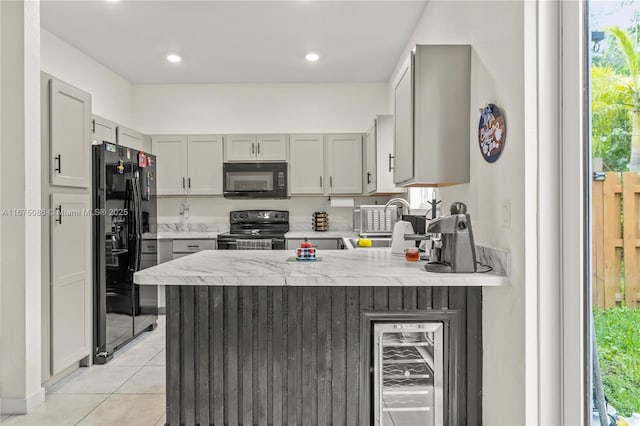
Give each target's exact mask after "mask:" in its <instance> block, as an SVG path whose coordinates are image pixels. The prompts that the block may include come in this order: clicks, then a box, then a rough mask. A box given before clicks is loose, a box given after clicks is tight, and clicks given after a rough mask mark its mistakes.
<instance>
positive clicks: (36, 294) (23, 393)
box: [0, 1, 44, 414]
mask: <svg viewBox="0 0 640 426" xmlns="http://www.w3.org/2000/svg"><path fill="white" fill-rule="evenodd" d="M0 9H2V14H1V15H2V16H1V24H0V29H1V37H0V40H1V41H2V46H1V49H0V52H1V59H0V64H1V80H0V86H1V87H2V106H1V108H0V114H1V117H2V118H1V121H2V129H1V131H2V133H1V136H0V161H1V164H0V171H1V173H0V174H1V178H0V183H1V184H2V188H1V190H0V194H1V197H0V208H2V209H37V208H39V207H40V168H39V167H38V165H39V158H40V38H39V35H40V34H39V29H40V4H39V3H38V2H29V1H12V2H2V3H0ZM40 223H41V219H40V218H39V217H35V216H26V217H25V216H21V215H12V214H9V215H2V218H1V219H0V226H1V227H2V239H1V240H0V245H1V246H2V247H1V253H2V257H0V285H1V286H2V288H1V291H2V301H1V302H2V306H1V308H2V309H1V316H0V359H1V361H2V362H1V363H0V384H1V386H2V388H1V389H0V398H1V399H2V401H1V406H0V411H2V412H3V413H7V414H18V413H25V412H27V411H30V410H32V409H33V408H34V407H35V406H37V405H38V404H39V403H40V402H42V401H43V400H44V389H43V388H42V387H41V386H40V372H41V370H40V362H41V341H40V336H41V329H40V321H41V305H40V294H41V286H42V282H41V280H42V279H41V275H40V274H41V262H40V249H41V240H40V236H41V229H40Z"/></svg>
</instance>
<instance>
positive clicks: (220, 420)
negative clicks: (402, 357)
mask: <svg viewBox="0 0 640 426" xmlns="http://www.w3.org/2000/svg"><path fill="white" fill-rule="evenodd" d="M481 298H482V292H481V289H473V288H469V289H467V288H425V287H419V288H416V287H394V288H389V287H257V286H256V287H240V288H238V287H224V288H222V287H187V286H168V291H167V417H166V418H167V424H168V425H181V424H199V425H208V424H209V425H240V424H242V425H278V426H279V425H296V426H298V425H313V426H315V425H348V426H351V425H367V424H369V420H370V412H371V404H372V401H371V397H372V396H371V393H372V392H371V389H369V388H370V384H371V383H370V377H369V365H370V364H369V363H370V360H371V357H370V353H369V351H370V348H368V347H367V346H366V343H365V344H363V342H364V341H365V340H369V339H370V336H371V330H369V329H367V327H363V325H362V324H363V322H362V319H363V318H364V317H365V316H367V315H370V314H371V313H375V315H379V314H380V315H384V314H388V315H389V316H390V317H392V316H393V315H405V316H406V315H411V316H413V317H412V318H416V320H419V319H420V315H424V316H425V320H433V318H437V315H438V312H448V313H449V314H455V315H456V318H459V322H460V323H461V326H459V328H460V329H461V332H460V333H458V334H457V335H456V337H455V339H456V342H457V345H456V348H457V357H458V359H459V362H458V361H456V362H457V364H456V365H457V366H458V368H461V370H460V371H450V373H451V375H450V376H449V377H450V378H451V379H455V382H456V383H453V384H452V391H453V392H454V393H455V396H456V398H455V401H454V402H452V403H451V406H452V407H453V409H454V410H455V413H453V414H451V415H450V418H451V419H456V420H457V421H464V423H465V424H468V425H473V424H477V425H479V424H481V421H482V420H481V419H482V410H481V407H482V406H481V386H482V384H481V378H482V370H481V368H482V367H481V366H482V358H481V352H482V335H481V324H482V323H481V321H482V307H481V303H482V301H481ZM176 343H177V344H176ZM207 404H208V405H207ZM447 418H449V417H447Z"/></svg>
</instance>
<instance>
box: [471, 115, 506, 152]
mask: <svg viewBox="0 0 640 426" xmlns="http://www.w3.org/2000/svg"><path fill="white" fill-rule="evenodd" d="M506 140H507V126H506V123H505V120H504V115H503V114H502V111H500V108H498V106H497V105H495V104H489V105H487V106H486V107H485V108H483V109H482V110H481V112H480V122H479V124H478V144H479V146H480V153H481V154H482V157H483V158H484V159H485V160H486V161H487V162H488V163H495V162H496V161H497V160H498V158H499V157H500V154H502V150H503V149H504V145H505V142H506Z"/></svg>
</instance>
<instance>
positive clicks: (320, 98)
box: [133, 83, 388, 134]
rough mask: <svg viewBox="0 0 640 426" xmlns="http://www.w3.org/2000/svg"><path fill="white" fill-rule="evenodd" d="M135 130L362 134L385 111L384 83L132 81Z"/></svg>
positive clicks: (385, 89)
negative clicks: (179, 82)
mask: <svg viewBox="0 0 640 426" xmlns="http://www.w3.org/2000/svg"><path fill="white" fill-rule="evenodd" d="M133 93H134V115H135V117H136V127H135V128H136V129H138V130H139V131H141V132H143V133H149V134H151V133H261V132H262V133H323V132H334V133H348V132H365V131H367V130H368V129H369V127H371V125H372V123H373V117H374V116H375V115H376V114H382V113H386V112H387V110H388V103H387V85H386V84H385V83H363V84H349V83H345V84H339V83H337V84H336V83H332V84H200V85H189V84H186V85H185V84H180V85H178V84H176V85H136V86H134V89H133Z"/></svg>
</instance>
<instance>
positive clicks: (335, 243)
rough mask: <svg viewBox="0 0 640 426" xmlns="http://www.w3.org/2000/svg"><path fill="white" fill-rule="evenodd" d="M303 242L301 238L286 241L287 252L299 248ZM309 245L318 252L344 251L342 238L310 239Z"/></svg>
mask: <svg viewBox="0 0 640 426" xmlns="http://www.w3.org/2000/svg"><path fill="white" fill-rule="evenodd" d="M303 241H304V239H303V238H292V239H287V250H295V249H297V248H298V247H300V244H302V242H303ZM310 242H311V245H312V246H313V247H315V248H317V249H318V250H342V249H344V243H343V242H342V238H322V239H319V238H312V239H310Z"/></svg>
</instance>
